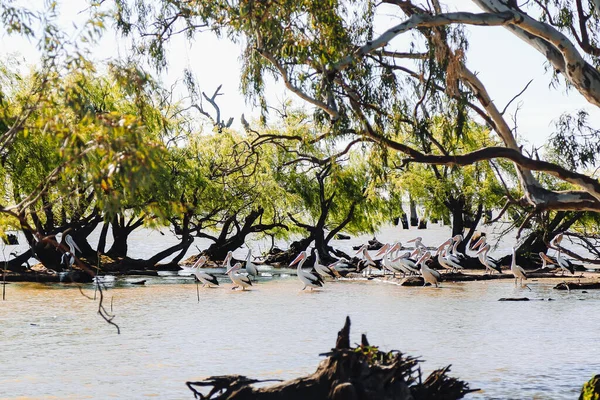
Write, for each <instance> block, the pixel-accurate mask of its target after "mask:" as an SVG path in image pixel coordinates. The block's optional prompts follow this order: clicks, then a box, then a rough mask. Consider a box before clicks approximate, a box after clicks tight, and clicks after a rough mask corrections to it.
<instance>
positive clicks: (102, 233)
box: [96, 221, 110, 254]
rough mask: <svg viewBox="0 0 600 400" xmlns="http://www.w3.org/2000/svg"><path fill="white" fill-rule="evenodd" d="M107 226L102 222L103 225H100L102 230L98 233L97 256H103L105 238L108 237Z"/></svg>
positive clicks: (106, 222) (107, 223)
mask: <svg viewBox="0 0 600 400" xmlns="http://www.w3.org/2000/svg"><path fill="white" fill-rule="evenodd" d="M109 225H110V224H109V222H108V221H104V224H103V225H102V230H101V231H100V237H99V239H98V248H97V249H96V251H97V252H98V253H99V254H104V250H105V249H106V236H107V235H108V226H109Z"/></svg>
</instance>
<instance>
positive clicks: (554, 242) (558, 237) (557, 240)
mask: <svg viewBox="0 0 600 400" xmlns="http://www.w3.org/2000/svg"><path fill="white" fill-rule="evenodd" d="M562 240H563V234H562V232H561V233H559V234H558V235H556V236H554V237H553V238H552V240H551V241H550V244H551V245H552V247H556V248H558V247H559V246H560V242H562Z"/></svg>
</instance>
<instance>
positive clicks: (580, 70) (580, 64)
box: [473, 0, 600, 107]
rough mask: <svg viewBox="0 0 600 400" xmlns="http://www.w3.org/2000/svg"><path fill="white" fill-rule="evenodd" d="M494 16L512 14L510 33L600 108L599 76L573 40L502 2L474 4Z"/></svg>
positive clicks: (477, 0) (483, 0)
mask: <svg viewBox="0 0 600 400" xmlns="http://www.w3.org/2000/svg"><path fill="white" fill-rule="evenodd" d="M473 1H474V2H475V3H476V4H477V5H478V6H479V7H481V8H482V9H483V10H485V11H488V12H492V13H499V14H505V13H508V12H510V13H513V15H514V19H515V22H516V21H517V20H518V21H519V22H518V23H517V22H516V23H511V24H509V25H507V29H508V30H510V31H511V32H512V33H514V34H515V35H516V36H517V37H519V38H520V39H522V40H523V41H525V42H526V43H527V44H529V45H530V46H531V47H533V48H534V49H536V50H537V51H539V52H540V53H541V54H542V55H543V56H544V57H546V59H547V60H548V62H550V64H552V66H553V67H554V68H555V69H557V70H559V71H560V72H562V73H563V75H564V76H565V78H566V79H567V80H568V81H569V83H570V84H571V85H572V86H573V87H574V88H575V89H576V90H577V91H579V93H581V94H582V95H583V97H585V98H586V100H587V101H588V102H589V103H590V104H593V105H595V106H596V107H600V72H599V71H598V70H596V68H594V66H593V65H591V64H589V63H588V62H587V61H586V60H585V59H584V58H583V56H582V55H581V54H580V53H579V51H578V50H577V48H576V47H575V45H574V44H573V43H572V42H571V40H570V39H569V38H568V37H567V36H565V35H564V34H563V33H562V32H560V31H558V30H557V29H556V28H554V27H553V26H552V25H550V24H547V23H544V22H540V21H538V20H535V19H533V18H531V17H529V16H528V15H527V14H526V13H524V12H522V11H520V10H516V9H514V8H511V7H509V6H508V5H507V4H506V3H505V2H503V1H500V0H473Z"/></svg>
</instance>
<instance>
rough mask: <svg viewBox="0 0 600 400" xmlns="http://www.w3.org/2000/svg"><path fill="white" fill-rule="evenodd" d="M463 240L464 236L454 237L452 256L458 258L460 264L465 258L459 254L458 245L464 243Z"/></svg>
mask: <svg viewBox="0 0 600 400" xmlns="http://www.w3.org/2000/svg"><path fill="white" fill-rule="evenodd" d="M463 239H464V238H463V235H460V234H459V235H454V237H453V238H452V240H453V241H454V246H452V251H451V252H450V254H452V256H454V257H456V259H458V261H459V262H460V261H461V260H462V259H464V258H465V255H464V254H462V253H459V252H458V245H459V244H460V242H462V241H463Z"/></svg>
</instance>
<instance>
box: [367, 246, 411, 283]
mask: <svg viewBox="0 0 600 400" xmlns="http://www.w3.org/2000/svg"><path fill="white" fill-rule="evenodd" d="M400 246H401V245H400V243H399V242H398V243H396V244H394V245H393V246H390V244H389V243H386V244H385V245H383V247H382V248H381V249H379V251H378V252H377V254H376V255H375V256H376V257H377V256H379V255H381V254H383V258H382V259H381V265H383V268H384V274H385V270H386V269H387V270H388V271H390V272H391V273H392V274H393V275H394V277H395V276H396V272H400V273H401V274H403V275H404V276H406V272H407V271H406V270H404V268H402V267H401V266H400V265H398V264H397V263H398V262H399V261H400V257H399V258H396V259H394V260H392V255H393V254H394V252H396V251H397V250H399V249H400Z"/></svg>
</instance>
